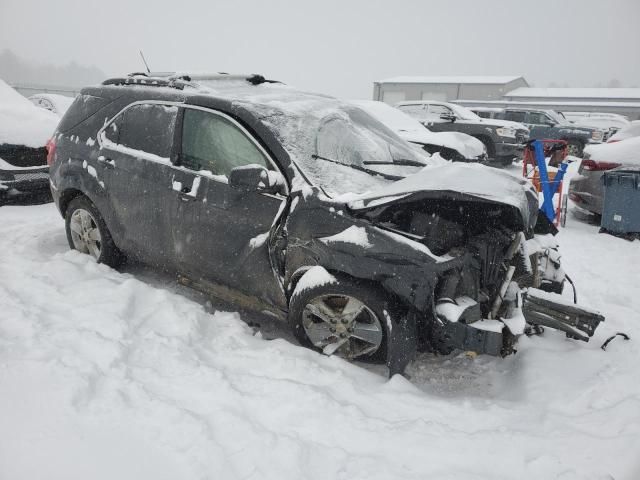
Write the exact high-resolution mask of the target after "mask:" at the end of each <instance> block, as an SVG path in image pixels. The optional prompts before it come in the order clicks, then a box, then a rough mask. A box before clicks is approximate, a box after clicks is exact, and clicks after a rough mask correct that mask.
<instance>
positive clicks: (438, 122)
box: [396, 101, 529, 165]
mask: <svg viewBox="0 0 640 480" xmlns="http://www.w3.org/2000/svg"><path fill="white" fill-rule="evenodd" d="M396 108H398V109H400V110H401V111H402V112H404V113H406V114H407V115H410V116H412V117H413V118H415V119H416V120H418V121H419V122H420V123H422V124H423V125H424V126H426V127H427V128H428V129H429V130H431V131H433V132H461V133H466V134H467V135H471V136H472V137H475V138H477V139H478V140H480V141H481V142H482V143H483V144H484V146H485V147H486V149H487V155H488V156H489V160H491V161H494V162H496V163H499V164H501V165H510V164H511V163H512V162H513V159H514V158H517V157H519V156H521V154H522V151H523V149H524V144H525V143H526V142H527V140H528V139H529V130H528V129H527V127H525V126H524V125H522V124H520V123H515V122H508V121H503V120H494V119H484V118H480V117H479V116H478V115H476V114H475V113H473V112H472V111H471V110H469V109H468V108H466V107H462V106H460V105H455V104H453V103H447V102H435V101H416V102H401V103H398V104H396Z"/></svg>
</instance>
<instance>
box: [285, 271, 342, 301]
mask: <svg viewBox="0 0 640 480" xmlns="http://www.w3.org/2000/svg"><path fill="white" fill-rule="evenodd" d="M332 283H338V280H337V279H336V277H334V276H333V275H331V274H330V273H329V272H327V271H326V270H325V269H324V267H321V266H320V265H316V266H314V267H311V268H310V269H309V270H307V271H306V272H305V273H304V275H302V277H301V278H300V280H298V283H297V284H296V289H295V290H294V291H293V294H292V295H291V297H292V298H293V297H295V296H296V295H300V294H301V293H302V292H306V291H307V290H310V289H312V288H316V287H321V286H322V285H329V284H332Z"/></svg>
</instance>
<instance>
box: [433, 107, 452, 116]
mask: <svg viewBox="0 0 640 480" xmlns="http://www.w3.org/2000/svg"><path fill="white" fill-rule="evenodd" d="M440 115H453V111H451V109H450V108H449V107H445V106H444V105H429V116H431V117H439V116H440Z"/></svg>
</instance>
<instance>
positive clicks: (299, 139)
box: [247, 94, 429, 197]
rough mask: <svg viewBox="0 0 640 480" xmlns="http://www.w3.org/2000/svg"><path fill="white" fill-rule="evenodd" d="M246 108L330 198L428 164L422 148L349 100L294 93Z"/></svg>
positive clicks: (372, 186)
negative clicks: (276, 138) (402, 137)
mask: <svg viewBox="0 0 640 480" xmlns="http://www.w3.org/2000/svg"><path fill="white" fill-rule="evenodd" d="M247 106H248V107H250V108H251V109H252V110H253V111H254V112H255V113H256V114H258V116H259V117H260V119H261V121H262V123H263V124H264V125H265V126H267V127H268V128H269V129H270V130H271V131H272V132H273V133H274V134H275V135H276V136H277V137H278V139H279V140H280V142H281V144H282V146H283V147H284V148H285V150H286V151H287V153H288V154H289V156H290V158H291V159H292V160H293V162H294V163H295V164H296V165H297V166H298V168H299V169H300V170H301V171H302V173H303V174H304V176H305V177H306V179H307V180H308V181H309V182H311V183H312V184H313V185H315V186H318V187H320V188H322V189H323V190H324V192H325V193H326V194H327V195H329V196H330V197H337V196H340V195H344V194H349V193H353V194H362V193H365V192H370V191H373V190H375V189H376V188H379V187H380V186H383V185H387V184H389V183H391V182H393V181H395V180H397V179H400V178H404V177H406V176H408V175H411V174H413V173H416V172H418V171H420V170H421V169H422V168H424V167H425V166H428V165H429V163H428V162H429V157H428V155H427V154H426V153H424V151H422V150H420V149H419V148H418V147H415V146H412V145H411V144H409V143H408V142H406V141H404V140H402V139H401V138H400V137H398V135H397V134H396V133H395V132H393V131H392V130H390V129H389V128H388V127H386V126H385V125H383V124H382V123H381V122H379V121H378V120H376V119H375V118H373V117H372V116H371V115H369V114H368V113H367V112H365V111H364V110H362V109H360V108H358V107H356V106H354V105H352V104H349V103H345V102H341V101H339V100H336V99H331V98H328V97H311V96H304V97H297V96H295V94H293V95H292V96H285V97H283V96H281V97H280V98H278V99H277V100H276V99H274V100H272V101H269V102H267V103H264V104H262V105H261V104H257V103H251V104H250V105H249V104H247Z"/></svg>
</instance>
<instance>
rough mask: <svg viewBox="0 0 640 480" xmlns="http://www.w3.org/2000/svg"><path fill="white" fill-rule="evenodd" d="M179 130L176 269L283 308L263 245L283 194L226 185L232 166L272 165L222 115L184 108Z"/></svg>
mask: <svg viewBox="0 0 640 480" xmlns="http://www.w3.org/2000/svg"><path fill="white" fill-rule="evenodd" d="M180 130H181V141H180V144H179V159H180V162H179V163H180V166H179V167H178V168H176V169H175V172H174V175H175V177H174V183H175V186H176V187H175V192H174V193H175V198H176V199H177V200H176V210H175V217H174V218H175V221H174V225H175V228H174V230H173V235H174V242H175V248H176V256H177V258H178V259H179V261H180V266H181V269H183V271H185V273H187V274H188V275H189V276H191V277H196V278H203V279H207V280H209V281H214V282H215V283H218V284H223V285H225V286H228V287H231V288H233V289H235V290H239V291H241V292H243V293H245V294H247V295H250V296H253V297H258V298H260V299H262V300H264V301H266V302H267V303H269V304H271V305H276V306H284V305H285V304H286V303H285V298H284V294H283V291H282V288H281V285H280V281H279V280H278V279H277V276H276V275H275V274H274V269H273V268H272V258H271V257H270V250H269V240H270V233H271V231H272V227H273V226H274V224H275V222H276V220H277V219H278V217H279V215H280V214H281V213H282V212H283V210H284V207H285V203H286V193H287V191H286V188H285V190H283V192H282V194H269V193H261V192H243V191H239V190H236V189H233V188H231V187H230V186H229V184H228V177H229V174H230V172H231V170H232V169H233V168H235V167H239V166H244V165H250V164H257V165H261V166H263V167H265V168H267V169H268V170H273V171H279V170H278V167H277V166H276V164H275V162H273V160H272V159H271V158H270V156H269V155H268V153H267V152H266V151H265V149H264V148H263V147H262V146H261V145H260V143H259V142H257V141H256V140H255V138H253V137H252V135H251V134H250V133H249V132H248V131H247V130H246V129H245V128H244V127H242V125H240V124H239V123H238V122H237V121H235V120H234V119H232V118H231V117H229V116H227V115H226V114H224V113H221V112H216V111H212V110H205V109H198V108H191V107H185V108H184V111H183V115H182V122H181V128H180Z"/></svg>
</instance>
